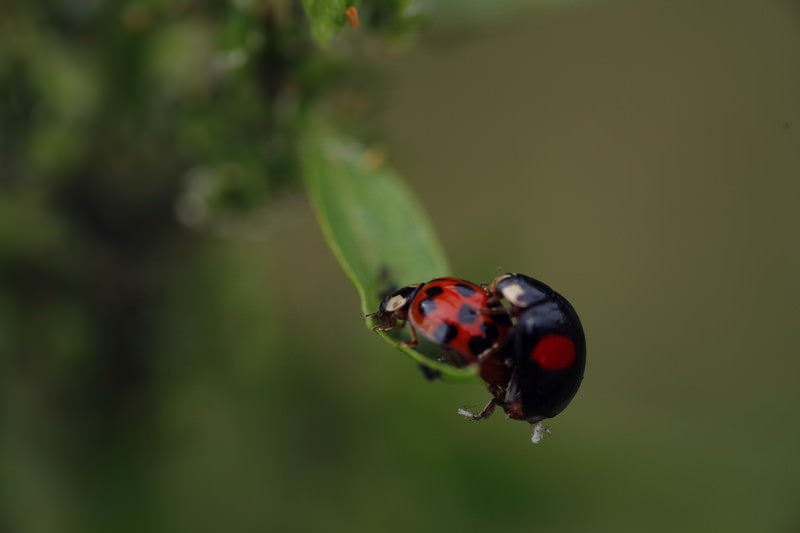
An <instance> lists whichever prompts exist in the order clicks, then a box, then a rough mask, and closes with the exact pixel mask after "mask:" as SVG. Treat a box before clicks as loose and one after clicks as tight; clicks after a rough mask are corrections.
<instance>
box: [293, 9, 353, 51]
mask: <svg viewBox="0 0 800 533" xmlns="http://www.w3.org/2000/svg"><path fill="white" fill-rule="evenodd" d="M352 5H353V0H303V9H305V12H306V16H307V17H308V20H309V22H310V23H311V36H312V37H313V38H314V41H316V43H317V44H318V45H319V46H321V47H323V48H324V47H326V46H328V42H329V41H330V40H331V38H332V37H333V36H334V34H335V33H336V32H338V31H339V30H341V29H342V28H344V26H345V24H346V19H345V16H344V12H345V10H346V9H347V8H348V7H350V6H352Z"/></svg>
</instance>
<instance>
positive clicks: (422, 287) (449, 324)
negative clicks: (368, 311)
mask: <svg viewBox="0 0 800 533" xmlns="http://www.w3.org/2000/svg"><path fill="white" fill-rule="evenodd" d="M372 316H374V317H375V320H376V321H377V322H378V325H377V326H375V329H376V330H382V331H388V330H391V329H393V328H395V327H397V325H398V323H400V322H406V321H407V322H408V325H409V329H410V331H411V341H410V342H407V343H405V344H406V345H407V346H411V347H414V346H416V345H417V344H418V337H417V332H419V334H421V335H422V336H423V337H425V338H426V339H428V340H430V341H432V342H434V343H436V344H438V345H439V346H440V347H442V348H444V349H445V350H446V351H447V353H448V355H450V356H453V357H455V358H456V361H455V363H456V364H457V365H459V366H463V365H467V364H472V363H476V362H480V365H481V367H480V375H481V378H483V379H484V381H486V382H487V383H488V384H489V385H491V386H496V387H503V388H504V387H505V386H506V385H507V384H508V379H509V377H510V373H511V372H510V368H509V367H510V364H505V363H504V362H503V361H502V360H500V359H498V358H497V357H494V356H495V355H496V354H497V353H498V348H499V346H500V344H501V342H502V341H503V340H504V339H505V337H506V335H507V334H508V332H509V331H510V329H511V319H510V318H509V315H508V313H507V312H506V311H505V309H504V308H503V306H502V304H501V303H500V302H499V300H498V299H496V298H494V299H490V297H489V294H488V293H487V292H486V290H485V289H484V288H482V287H480V286H478V285H475V284H474V283H470V282H469V281H466V280H463V279H459V278H437V279H434V280H431V281H429V282H427V283H420V284H416V285H409V286H408V287H403V288H401V289H398V290H396V291H394V292H393V293H391V294H389V295H388V296H386V297H385V298H384V299H383V301H382V302H381V304H380V307H379V308H378V311H377V312H376V313H374V314H373V315H372Z"/></svg>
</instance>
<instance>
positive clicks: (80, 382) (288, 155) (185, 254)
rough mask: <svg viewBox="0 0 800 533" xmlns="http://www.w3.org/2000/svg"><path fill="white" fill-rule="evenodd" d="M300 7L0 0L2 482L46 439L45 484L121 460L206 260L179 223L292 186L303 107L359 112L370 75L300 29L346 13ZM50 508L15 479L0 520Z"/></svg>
mask: <svg viewBox="0 0 800 533" xmlns="http://www.w3.org/2000/svg"><path fill="white" fill-rule="evenodd" d="M306 8H307V9H308V11H309V14H311V15H312V16H313V19H314V20H313V24H309V21H308V19H307V17H306V13H305V12H304V10H303V5H302V4H301V3H300V2H299V1H292V0H240V1H233V2H224V3H220V2H204V1H193V0H183V1H178V2H172V1H159V0H143V1H139V2H125V1H118V2H113V1H92V0H89V1H78V2H73V1H56V2H49V3H46V4H39V3H31V2H22V1H17V2H4V3H2V4H1V5H0V280H2V284H1V285H0V373H2V385H3V396H4V397H3V400H4V404H5V405H8V406H13V408H12V409H11V410H10V411H9V413H8V414H9V416H8V418H7V420H6V422H5V423H4V425H5V428H6V431H3V433H4V435H5V436H4V440H3V448H2V450H3V451H4V453H3V466H4V468H3V470H4V471H5V472H6V473H7V474H8V475H9V477H8V479H10V480H13V481H14V484H18V482H19V481H20V480H22V479H30V476H31V472H32V471H31V470H30V469H26V467H25V466H24V464H25V460H24V454H23V455H20V453H17V452H14V450H24V449H28V448H29V443H30V442H32V441H40V440H41V439H44V440H45V441H47V442H51V443H53V445H54V446H53V448H50V449H47V451H42V450H40V452H37V453H41V455H38V457H39V458H40V459H41V458H44V457H46V458H47V459H45V462H47V461H52V462H53V465H54V466H53V468H51V469H49V470H48V468H45V470H44V471H45V472H48V471H50V474H51V475H53V473H54V472H56V471H58V470H60V469H63V468H66V469H67V470H69V469H70V468H71V467H69V466H65V465H71V464H74V465H76V468H78V471H84V472H85V471H86V470H85V469H84V468H83V467H85V466H88V465H90V464H92V463H93V462H98V461H99V462H102V461H103V460H107V461H109V463H108V464H109V468H111V465H117V466H119V465H122V466H123V467H124V468H128V467H132V466H133V465H134V464H135V461H133V462H132V461H131V460H130V459H125V460H121V461H120V460H118V459H116V458H115V457H114V456H115V455H117V454H123V455H124V454H125V453H126V452H125V450H129V451H131V450H137V449H138V448H137V446H138V444H142V442H143V441H140V440H139V439H141V438H143V435H145V434H146V433H147V432H148V431H150V430H152V429H153V425H154V424H156V418H154V415H155V413H157V412H158V410H157V408H156V407H157V405H156V404H157V403H158V400H156V399H155V397H154V394H155V392H154V391H155V375H156V370H155V369H156V367H157V366H158V365H159V363H157V361H156V358H157V357H158V353H157V350H156V349H155V347H154V344H153V342H154V339H155V338H156V337H157V336H158V335H159V332H160V331H161V330H162V328H163V326H162V324H160V322H159V319H158V315H159V314H160V313H161V310H162V309H164V307H165V306H167V305H168V304H169V302H170V301H171V299H172V295H173V291H174V290H175V287H177V286H178V285H179V284H180V280H181V279H182V278H184V276H187V275H188V274H189V273H190V272H192V271H193V270H194V269H195V268H196V265H197V261H198V258H199V257H200V256H202V253H203V252H202V250H203V248H204V244H203V239H202V233H196V232H192V231H191V229H200V230H204V231H210V232H216V231H223V232H224V231H226V228H229V227H230V226H231V225H234V226H235V225H236V224H237V223H239V222H241V221H242V220H244V217H245V216H247V214H248V213H252V212H258V211H260V210H262V209H263V208H264V206H269V205H274V204H275V202H277V201H279V200H281V199H282V198H284V197H285V196H286V195H287V194H290V193H291V192H292V190H294V189H296V188H297V187H298V186H299V184H300V179H299V171H300V165H299V160H298V152H297V147H298V144H299V142H298V141H299V139H300V137H301V136H302V135H303V133H304V132H303V124H305V123H306V122H307V121H306V118H305V117H307V116H308V115H309V114H310V113H320V114H325V115H328V116H332V117H338V118H339V119H340V120H339V121H338V122H339V124H340V125H341V127H342V128H343V129H348V128H351V129H352V128H355V129H358V128H356V125H357V124H359V123H361V122H363V121H364V117H366V116H367V114H368V112H369V111H370V107H369V106H370V104H369V102H370V92H371V90H372V89H373V88H374V87H375V79H374V76H373V75H372V73H371V72H370V71H369V70H368V69H367V68H365V67H362V66H360V65H358V64H357V63H351V62H349V61H348V60H347V54H346V53H341V52H339V53H326V52H323V51H321V49H320V48H319V47H317V46H315V44H314V43H313V41H312V39H311V35H310V28H313V32H314V34H315V36H316V37H317V39H318V41H325V43H323V44H327V42H328V41H329V40H330V39H331V37H332V34H333V33H334V32H335V31H339V30H342V29H344V28H345V24H344V17H343V9H342V12H337V13H333V14H331V13H330V12H329V10H323V11H324V13H323V16H321V17H320V16H316V10H315V3H314V2H310V3H307V6H306ZM404 9H405V6H404V3H403V2H389V3H384V4H381V5H380V6H379V7H377V8H374V9H373V10H371V11H370V10H367V11H366V12H365V14H364V17H363V18H362V29H363V30H364V31H365V32H370V31H372V32H374V33H376V34H378V35H379V34H381V33H384V34H386V35H394V36H398V35H402V34H403V33H405V32H407V31H409V30H410V28H411V24H410V23H409V20H408V19H407V18H406V17H405V15H404V14H403V10H404ZM334 120H335V118H334ZM368 129H369V128H368V127H363V126H362V127H361V131H362V132H364V131H368ZM237 221H238V222H237ZM208 304H209V301H207V300H203V301H202V302H201V303H200V304H199V305H200V306H205V305H208ZM174 326H175V324H172V327H174ZM222 352H224V348H222V347H221V348H220V352H219V353H222ZM25 420H31V421H37V422H33V423H31V424H28V423H26V422H24V421H25ZM44 421H46V422H44ZM137 443H138V444H137ZM45 448H47V446H45ZM134 453H136V452H134ZM33 457H37V455H36V453H34V455H33ZM37 461H38V459H37ZM55 465H60V466H58V467H55ZM98 468H100V469H101V470H102V469H103V467H102V465H98ZM15 472H16V474H15ZM45 477H47V476H45ZM56 478H58V475H56ZM99 479H103V478H102V477H101V478H99ZM110 479H112V480H113V478H110ZM32 483H34V485H36V486H38V485H39V484H37V483H35V482H33V481H32ZM43 486H45V487H46V486H48V485H46V484H45V485H43ZM49 486H51V487H52V486H53V485H49ZM101 486H102V483H101ZM132 490H133V489H132ZM34 493H35V489H34ZM26 494H27V496H26ZM28 498H32V499H30V500H29V499H28ZM47 499H48V497H44V499H42V497H31V493H30V492H29V491H25V490H22V491H21V492H20V493H19V497H18V499H16V500H10V501H6V502H5V503H4V505H6V506H9V509H0V511H7V512H2V513H0V530H2V531H12V530H19V529H18V528H19V527H22V526H21V524H24V523H25V521H26V520H30V519H31V518H32V517H31V516H30V515H28V514H27V513H25V512H22V515H21V516H22V517H23V518H20V520H21V522H16V521H15V519H14V518H13V517H14V516H15V513H20V512H21V509H23V508H24V506H25V505H27V503H28V502H29V501H38V502H39V504H41V503H42V502H44V501H47ZM15 502H17V503H19V502H21V504H20V505H21V506H20V505H15ZM57 507H59V506H54V509H53V512H54V513H56V514H57V513H58V509H57ZM61 508H62V510H63V508H64V507H63V506H61ZM12 511H13V512H12ZM109 513H110V515H109V516H115V515H114V513H113V511H109ZM62 518H63V517H62ZM54 520H55V521H56V522H58V521H59V520H58V519H54ZM35 521H36V519H34V522H35ZM70 523H74V524H83V525H84V526H86V525H87V523H86V522H82V521H81V519H77V521H76V522H70ZM42 524H48V522H47V520H44V522H42ZM40 525H41V524H40ZM50 525H52V524H50ZM43 527H44V526H43ZM76 527H77V529H79V530H80V529H82V528H83V526H76ZM44 529H51V528H50V527H49V526H48V527H44Z"/></svg>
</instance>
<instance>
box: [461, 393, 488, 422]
mask: <svg viewBox="0 0 800 533" xmlns="http://www.w3.org/2000/svg"><path fill="white" fill-rule="evenodd" d="M495 407H497V399H495V398H492V399H491V401H490V402H489V403H487V404H486V407H484V408H483V409H482V410H481V412H480V413H473V412H472V411H467V410H466V409H459V410H458V414H460V415H461V416H463V417H466V418H467V419H471V420H481V419H483V418H487V417H488V416H490V415H491V414H492V413H493V412H494V408H495Z"/></svg>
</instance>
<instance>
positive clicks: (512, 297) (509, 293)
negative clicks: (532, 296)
mask: <svg viewBox="0 0 800 533" xmlns="http://www.w3.org/2000/svg"><path fill="white" fill-rule="evenodd" d="M523 296H525V289H523V288H522V285H520V284H519V283H513V284H511V285H508V286H507V287H504V288H503V298H505V299H506V300H508V303H510V304H511V305H513V306H516V307H524V305H525V301H524V300H523V299H522V297H523Z"/></svg>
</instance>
